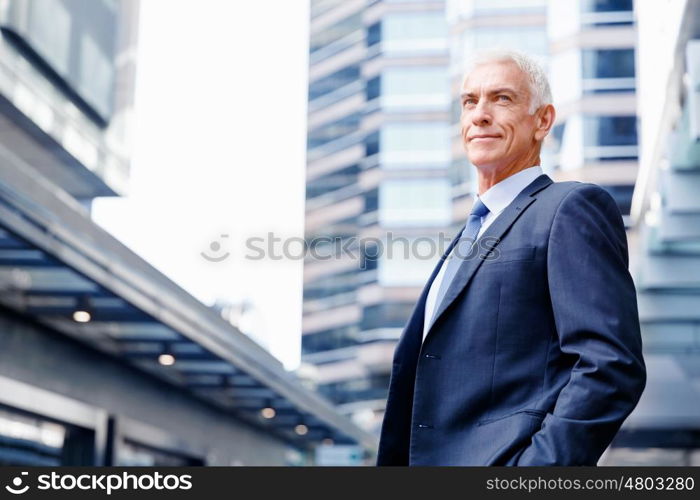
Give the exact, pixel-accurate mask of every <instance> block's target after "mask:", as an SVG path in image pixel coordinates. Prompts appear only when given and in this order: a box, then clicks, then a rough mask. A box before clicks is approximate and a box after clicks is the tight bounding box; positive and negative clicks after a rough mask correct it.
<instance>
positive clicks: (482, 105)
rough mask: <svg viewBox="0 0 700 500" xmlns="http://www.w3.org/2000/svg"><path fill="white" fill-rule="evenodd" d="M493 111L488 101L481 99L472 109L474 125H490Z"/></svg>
mask: <svg viewBox="0 0 700 500" xmlns="http://www.w3.org/2000/svg"><path fill="white" fill-rule="evenodd" d="M491 119H492V118H491V113H490V110H489V109H488V105H487V103H486V102H485V101H484V100H483V99H481V100H480V101H479V102H478V103H477V105H476V106H475V107H474V109H472V113H471V120H472V123H473V124H474V125H489V124H490V123H491Z"/></svg>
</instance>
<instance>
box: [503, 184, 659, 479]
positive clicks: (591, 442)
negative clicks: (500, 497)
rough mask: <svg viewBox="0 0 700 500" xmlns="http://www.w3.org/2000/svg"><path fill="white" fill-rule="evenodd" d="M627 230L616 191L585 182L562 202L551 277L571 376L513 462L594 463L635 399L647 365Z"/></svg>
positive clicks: (553, 231)
mask: <svg viewBox="0 0 700 500" xmlns="http://www.w3.org/2000/svg"><path fill="white" fill-rule="evenodd" d="M628 264H629V262H628V252H627V239H626V235H625V228H624V224H623V221H622V217H621V215H620V211H619V209H618V208H617V204H616V203H615V201H614V199H613V198H612V196H610V195H609V194H608V192H607V191H605V190H604V189H603V188H601V187H599V186H596V185H594V184H589V183H585V184H581V185H580V186H577V187H576V188H574V189H573V190H571V191H570V192H569V193H568V194H567V195H566V196H565V197H564V199H563V200H562V202H561V203H560V205H559V207H558V209H557V213H556V214H555V216H554V220H553V223H552V227H551V232H550V235H549V245H548V254H547V279H548V282H549V291H550V297H551V304H552V311H553V314H554V322H555V325H556V330H557V336H558V341H559V347H560V349H561V351H562V352H563V353H564V354H565V355H568V356H565V357H567V358H569V359H571V360H572V362H573V365H572V368H571V376H570V378H569V380H568V382H567V383H566V385H564V387H563V388H562V390H561V391H560V393H559V396H558V399H557V401H556V404H555V407H554V410H552V412H551V413H547V415H546V416H545V418H544V420H543V423H542V426H541V429H540V430H538V431H537V432H536V433H535V434H534V435H533V437H532V441H531V443H530V444H529V445H528V446H527V447H526V448H525V449H524V450H523V451H522V452H521V454H520V456H519V458H518V460H517V463H516V465H519V466H520V465H596V464H597V461H598V459H599V458H600V456H601V455H602V453H603V452H604V451H605V449H606V448H607V446H608V445H609V444H610V442H611V441H612V439H613V438H614V437H615V434H617V432H618V430H619V429H620V427H621V425H622V423H623V422H624V420H625V419H626V418H627V416H628V415H629V414H630V413H631V412H632V410H633V409H634V407H635V406H636V405H637V402H638V401H639V399H640V397H641V395H642V392H643V390H644V387H645V385H646V366H645V363H644V358H643V356H642V339H641V334H640V327H639V316H638V312H637V298H636V292H635V287H634V282H633V281H632V277H631V275H630V273H629V271H628Z"/></svg>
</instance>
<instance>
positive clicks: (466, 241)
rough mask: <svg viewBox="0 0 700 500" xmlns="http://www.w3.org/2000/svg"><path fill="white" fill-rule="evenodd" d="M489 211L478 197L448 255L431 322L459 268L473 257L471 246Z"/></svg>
mask: <svg viewBox="0 0 700 500" xmlns="http://www.w3.org/2000/svg"><path fill="white" fill-rule="evenodd" d="M488 213H489V209H488V208H487V207H486V205H484V204H483V203H482V202H481V200H480V199H478V198H477V199H476V201H475V202H474V206H473V207H472V211H471V213H470V214H469V219H467V224H466V225H465V226H464V230H463V231H462V234H461V235H460V237H459V241H458V242H457V244H456V245H455V246H454V247H453V248H452V252H451V255H448V259H447V260H448V263H447V268H446V269H445V274H444V276H443V277H442V283H440V289H439V290H438V294H437V297H436V299H435V309H434V310H433V318H432V320H431V322H432V321H435V314H436V313H437V311H438V309H439V306H440V304H441V303H442V299H443V297H444V296H445V293H446V292H447V289H448V288H449V287H450V283H452V280H453V279H454V277H455V274H457V269H459V266H460V264H461V263H462V262H463V261H464V260H465V259H467V258H473V256H472V255H471V247H472V244H473V243H474V242H475V241H476V236H477V234H479V229H481V218H482V217H484V216H485V215H486V214H488ZM455 252H456V253H455Z"/></svg>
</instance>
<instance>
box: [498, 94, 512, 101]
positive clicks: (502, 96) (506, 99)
mask: <svg viewBox="0 0 700 500" xmlns="http://www.w3.org/2000/svg"><path fill="white" fill-rule="evenodd" d="M498 98H499V99H502V100H504V101H510V100H511V99H510V97H508V96H507V95H504V94H501V95H499V96H498Z"/></svg>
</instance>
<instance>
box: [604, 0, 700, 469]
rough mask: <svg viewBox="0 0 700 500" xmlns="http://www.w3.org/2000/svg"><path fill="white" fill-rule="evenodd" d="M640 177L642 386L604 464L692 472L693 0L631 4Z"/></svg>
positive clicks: (698, 307) (697, 300) (696, 82)
mask: <svg viewBox="0 0 700 500" xmlns="http://www.w3.org/2000/svg"><path fill="white" fill-rule="evenodd" d="M635 15H636V18H637V23H638V29H639V45H638V47H637V51H638V52H637V58H636V63H637V70H638V72H637V74H638V81H639V85H638V95H639V115H640V122H639V134H640V141H639V142H640V144H641V145H642V148H641V151H640V156H639V160H640V162H639V164H640V168H639V176H638V179H637V183H636V186H635V191H634V197H633V200H632V211H631V217H632V222H633V227H632V228H631V231H630V239H631V242H632V244H631V247H630V252H631V255H630V257H631V262H630V267H631V270H632V272H633V277H634V279H635V283H636V285H637V292H638V304H639V315H640V322H641V325H642V335H643V341H644V352H645V360H646V363H647V372H648V380H647V388H646V389H645V391H644V394H643V395H642V399H641V400H640V402H639V405H638V407H637V408H636V409H635V411H634V412H633V413H632V415H630V418H629V419H628V421H627V425H626V427H625V428H624V429H623V431H622V432H621V433H620V435H619V436H618V437H617V439H616V442H615V444H616V448H613V449H612V450H610V457H609V458H610V460H611V461H612V462H613V463H621V464H640V465H695V466H697V465H700V383H699V382H700V329H699V328H698V325H700V313H699V311H700V2H698V0H682V1H678V2H669V3H667V4H664V5H662V4H661V3H659V2H655V1H648V0H637V1H636V2H635Z"/></svg>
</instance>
